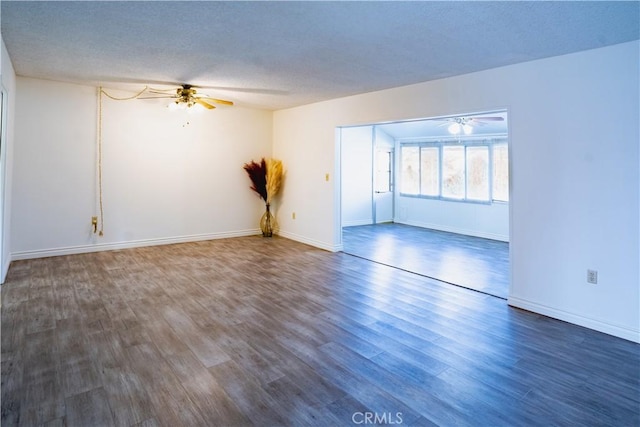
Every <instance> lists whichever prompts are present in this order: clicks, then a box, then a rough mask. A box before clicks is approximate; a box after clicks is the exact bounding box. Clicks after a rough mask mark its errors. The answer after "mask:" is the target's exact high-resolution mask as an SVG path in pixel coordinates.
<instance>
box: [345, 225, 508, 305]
mask: <svg viewBox="0 0 640 427" xmlns="http://www.w3.org/2000/svg"><path fill="white" fill-rule="evenodd" d="M342 241H343V246H344V252H345V253H348V254H351V255H355V256H359V257H362V258H366V259H369V260H372V261H375V262H379V263H381V264H386V265H391V266H394V267H396V268H400V269H402V270H407V271H411V272H413V273H417V274H420V275H423V276H428V277H432V278H434V279H438V280H441V281H444V282H448V283H452V284H455V285H458V286H463V287H466V288H470V289H474V290H477V291H480V292H484V293H487V294H490V295H494V296H497V297H500V298H507V295H508V292H509V244H508V243H506V242H500V241H497V240H489V239H483V238H479V237H473V236H465V235H461V234H455V233H447V232H444V231H436V230H430V229H426V228H420V227H412V226H408V225H403V224H377V225H364V226H356V227H345V228H343V232H342Z"/></svg>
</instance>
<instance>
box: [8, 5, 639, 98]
mask: <svg viewBox="0 0 640 427" xmlns="http://www.w3.org/2000/svg"><path fill="white" fill-rule="evenodd" d="M639 4H640V3H639V2H637V1H623V2H612V1H603V2H580V1H578V2H574V1H569V2H565V1H561V2H551V1H532V2H508V1H507V2H504V1H498V2H478V1H469V2H464V1H454V2H397V1H394V2H378V1H368V2H341V1H338V2H315V1H303V2H270V1H260V2H215V1H214V2H192V1H180V2H177V1H176V2H171V1H162V2H159V1H147V2H97V1H77V2H61V1H49V2H47V1H45V2H32V1H6V0H3V1H2V2H1V19H2V27H1V28H2V37H3V39H4V41H5V44H6V46H7V50H8V51H9V54H10V56H11V59H12V62H13V65H14V67H15V70H16V73H17V74H19V75H22V76H29V77H36V78H45V79H51V80H59V81H68V82H75V83H81V84H92V85H98V84H103V85H105V86H107V87H123V86H122V85H121V84H120V83H122V82H125V83H127V82H128V83H135V84H136V85H134V86H135V87H137V88H140V87H143V86H144V84H152V85H156V86H159V85H160V84H161V83H189V84H198V85H204V86H211V87H214V88H215V89H211V90H208V91H207V94H209V95H210V96H215V97H218V98H225V99H229V100H232V101H235V102H236V103H237V104H239V105H246V106H251V107H259V108H266V109H280V108H286V107H292V106H298V105H303V104H307V103H311V102H316V101H322V100H327V99H332V98H338V97H342V96H347V95H353V94H358V93H365V92H370V91H375V90H380V89H385V88H390V87H397V86H402V85H407V84H413V83H418V82H423V81H428V80H433V79H438V78H442V77H447V76H453V75H460V74H465V73H469V72H474V71H479V70H483V69H489V68H495V67H499V66H503V65H508V64H513V63H518V62H524V61H530V60H534V59H539V58H544V57H550V56H556V55H561V54H566V53H571V52H576V51H581V50H587V49H592V48H598V47H602V46H607V45H612V44H617V43H622V42H626V41H630V40H636V39H638V38H640V29H639V24H638V22H639V18H638V17H639V15H640V9H639ZM134 86H132V89H133V87H134Z"/></svg>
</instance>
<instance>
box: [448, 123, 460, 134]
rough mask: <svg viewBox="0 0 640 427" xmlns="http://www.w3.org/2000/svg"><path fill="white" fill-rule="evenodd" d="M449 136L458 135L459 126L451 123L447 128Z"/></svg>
mask: <svg viewBox="0 0 640 427" xmlns="http://www.w3.org/2000/svg"><path fill="white" fill-rule="evenodd" d="M447 130H448V131H449V133H450V134H451V135H457V134H459V133H460V124H459V123H451V124H450V125H449V127H448V128H447Z"/></svg>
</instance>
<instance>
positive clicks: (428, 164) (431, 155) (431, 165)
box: [420, 147, 440, 196]
mask: <svg viewBox="0 0 640 427" xmlns="http://www.w3.org/2000/svg"><path fill="white" fill-rule="evenodd" d="M421 150H422V153H421V155H420V162H421V166H422V170H421V171H420V183H421V184H422V187H421V194H423V195H425V196H439V195H440V168H439V164H440V159H439V150H438V147H422V149H421Z"/></svg>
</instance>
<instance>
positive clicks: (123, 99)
mask: <svg viewBox="0 0 640 427" xmlns="http://www.w3.org/2000/svg"><path fill="white" fill-rule="evenodd" d="M148 89H149V88H148V86H145V87H144V89H142V90H141V91H140V92H138V93H136V94H135V95H133V96H129V97H125V98H117V97H115V96H113V95H110V94H108V93H107V92H105V90H104V89H103V88H102V86H100V87H99V88H98V138H97V139H98V141H97V145H98V147H97V149H98V159H97V163H98V164H97V169H98V205H99V210H100V231H99V232H98V236H104V203H103V197H102V95H103V94H104V95H105V96H107V97H108V98H110V99H113V100H114V101H128V100H131V99H136V98H138V97H139V96H140V95H142V94H143V93H145V92H146V91H147V90H148ZM94 232H95V231H94Z"/></svg>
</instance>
